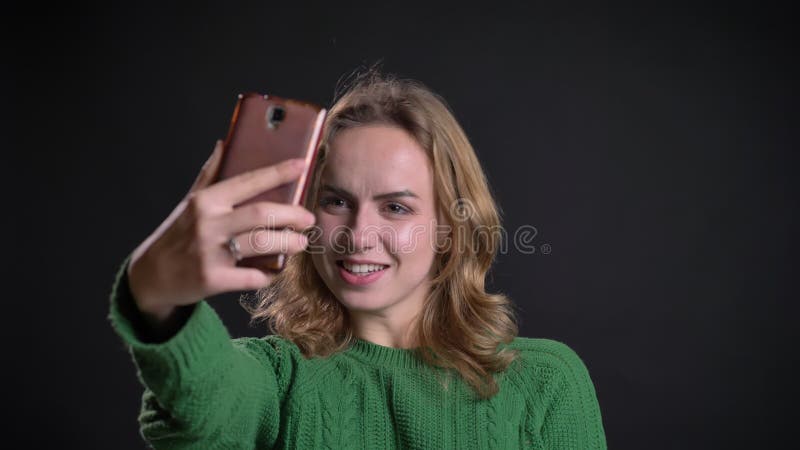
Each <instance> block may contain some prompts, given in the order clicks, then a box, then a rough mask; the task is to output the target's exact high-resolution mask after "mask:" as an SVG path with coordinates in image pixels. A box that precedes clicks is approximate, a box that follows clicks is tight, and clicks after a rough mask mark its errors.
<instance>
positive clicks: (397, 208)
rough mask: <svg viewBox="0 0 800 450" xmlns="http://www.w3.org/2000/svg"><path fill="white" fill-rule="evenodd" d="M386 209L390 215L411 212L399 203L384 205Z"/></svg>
mask: <svg viewBox="0 0 800 450" xmlns="http://www.w3.org/2000/svg"><path fill="white" fill-rule="evenodd" d="M386 209H387V210H389V212H390V213H392V214H411V210H410V209H408V208H406V207H405V206H403V205H401V204H400V203H396V202H392V203H389V204H387V205H386Z"/></svg>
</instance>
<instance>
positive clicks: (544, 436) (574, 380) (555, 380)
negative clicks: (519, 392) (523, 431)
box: [523, 339, 606, 449]
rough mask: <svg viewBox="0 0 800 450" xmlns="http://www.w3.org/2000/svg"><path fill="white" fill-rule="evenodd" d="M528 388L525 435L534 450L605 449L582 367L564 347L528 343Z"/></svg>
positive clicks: (594, 398) (590, 387)
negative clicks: (531, 403)
mask: <svg viewBox="0 0 800 450" xmlns="http://www.w3.org/2000/svg"><path fill="white" fill-rule="evenodd" d="M525 347H527V348H526V349H525V350H524V351H523V354H525V355H526V356H525V358H526V359H528V363H529V368H530V369H531V371H530V372H528V373H529V375H530V376H531V379H530V380H529V386H531V388H532V390H533V391H535V394H534V395H533V398H535V399H536V400H535V402H536V404H537V405H536V407H535V408H532V411H534V416H535V417H534V418H532V419H531V420H530V421H529V422H528V424H529V429H528V431H529V434H530V435H531V436H532V439H531V440H532V441H534V442H536V443H537V444H538V445H535V448H545V449H575V448H580V449H605V448H606V438H605V431H604V429H603V422H602V418H601V415H600V406H599V403H598V401H597V395H596V393H595V389H594V385H593V384H592V380H591V378H590V377H589V371H588V369H587V368H586V365H585V364H584V363H583V361H582V360H581V359H580V357H578V355H577V354H576V353H575V351H573V350H572V349H571V348H569V347H568V346H567V345H565V344H563V343H561V342H557V341H553V340H549V339H530V340H528V345H526V346H525Z"/></svg>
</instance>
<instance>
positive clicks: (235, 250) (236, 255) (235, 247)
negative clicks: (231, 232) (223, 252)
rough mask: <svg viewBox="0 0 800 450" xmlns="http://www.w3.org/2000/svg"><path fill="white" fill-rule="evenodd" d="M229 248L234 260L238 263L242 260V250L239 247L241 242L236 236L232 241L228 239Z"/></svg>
mask: <svg viewBox="0 0 800 450" xmlns="http://www.w3.org/2000/svg"><path fill="white" fill-rule="evenodd" d="M227 247H228V251H229V252H231V256H233V259H235V260H236V262H239V261H241V260H242V250H241V248H240V247H239V241H237V240H236V236H233V237H231V238H230V239H228V242H227Z"/></svg>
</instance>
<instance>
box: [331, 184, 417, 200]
mask: <svg viewBox="0 0 800 450" xmlns="http://www.w3.org/2000/svg"><path fill="white" fill-rule="evenodd" d="M322 190H323V191H331V192H333V193H335V194H338V195H341V196H342V197H348V198H355V195H353V194H351V193H349V192H347V191H346V190H344V189H342V188H338V187H336V186H331V185H330V184H324V185H322ZM398 197H413V198H419V196H418V195H417V194H415V193H413V192H411V191H409V190H408V189H403V190H402V191H395V192H387V193H385V194H378V195H375V196H373V197H372V199H373V200H385V199H388V198H398Z"/></svg>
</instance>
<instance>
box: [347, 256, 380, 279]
mask: <svg viewBox="0 0 800 450" xmlns="http://www.w3.org/2000/svg"><path fill="white" fill-rule="evenodd" d="M336 265H337V266H339V267H341V268H343V269H344V270H346V271H348V272H349V273H352V274H353V275H356V276H361V277H363V276H367V275H369V274H372V273H375V272H380V271H383V270H386V269H387V268H389V266H387V265H383V264H350V263H347V262H344V261H343V260H339V261H336Z"/></svg>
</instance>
